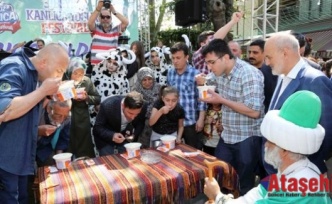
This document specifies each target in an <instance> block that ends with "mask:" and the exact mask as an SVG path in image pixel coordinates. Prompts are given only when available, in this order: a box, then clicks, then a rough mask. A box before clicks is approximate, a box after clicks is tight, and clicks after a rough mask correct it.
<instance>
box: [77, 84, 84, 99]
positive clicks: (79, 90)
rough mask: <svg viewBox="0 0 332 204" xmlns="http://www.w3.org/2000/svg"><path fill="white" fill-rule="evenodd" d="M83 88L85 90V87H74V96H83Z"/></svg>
mask: <svg viewBox="0 0 332 204" xmlns="http://www.w3.org/2000/svg"><path fill="white" fill-rule="evenodd" d="M84 90H85V87H83V88H78V89H75V93H76V97H77V98H83V93H84Z"/></svg>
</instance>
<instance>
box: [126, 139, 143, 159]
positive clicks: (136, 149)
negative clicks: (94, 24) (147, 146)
mask: <svg viewBox="0 0 332 204" xmlns="http://www.w3.org/2000/svg"><path fill="white" fill-rule="evenodd" d="M141 146H142V144H141V143H139V142H132V143H127V144H125V145H124V147H125V148H126V150H127V156H128V159H131V158H134V157H138V156H139V155H140V148H141Z"/></svg>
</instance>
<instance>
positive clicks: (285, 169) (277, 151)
mask: <svg viewBox="0 0 332 204" xmlns="http://www.w3.org/2000/svg"><path fill="white" fill-rule="evenodd" d="M321 114H322V103H321V101H320V99H319V97H318V96H317V95H316V94H314V93H313V92H311V91H298V92H296V93H294V94H292V95H291V96H290V97H289V98H288V99H287V100H286V101H285V103H284V104H283V106H282V108H281V109H280V110H270V111H269V112H267V114H266V116H265V117H264V120H263V122H262V124H261V131H262V134H263V136H264V137H265V138H266V139H267V142H266V144H265V150H264V151H265V157H264V159H265V161H266V162H268V163H269V164H271V165H273V166H274V167H275V168H277V169H278V173H277V174H273V175H271V176H270V178H269V179H266V181H265V182H262V183H261V184H259V185H258V186H257V187H255V188H253V189H251V190H250V191H249V192H248V193H247V194H245V195H244V196H241V197H239V198H237V199H233V196H232V195H231V194H228V195H225V194H223V193H221V191H220V188H219V186H218V182H217V181H216V180H215V179H212V180H209V178H205V185H204V193H205V194H206V195H207V196H208V197H209V198H210V199H211V200H214V201H215V202H216V203H217V204H237V203H238V204H254V203H256V204H263V203H268V204H280V203H294V204H295V203H299V204H302V203H308V204H314V203H315V204H325V203H328V204H330V203H332V202H331V199H330V197H329V195H328V194H327V192H325V189H327V188H328V187H327V188H326V187H325V188H324V184H321V183H319V182H322V181H321V176H322V174H321V172H320V171H319V169H318V168H317V166H316V165H315V164H313V163H312V162H310V161H309V159H308V158H307V156H306V155H310V154H313V153H315V152H317V151H318V150H319V148H320V146H321V144H322V142H323V139H324V136H325V130H324V128H323V127H322V126H321V125H320V124H319V123H318V122H319V120H320V117H321ZM282 178H283V179H282ZM323 178H324V177H323ZM290 179H292V181H291V180H290ZM326 179H327V178H326ZM264 180H265V179H264ZM312 181H316V183H314V182H312ZM324 183H325V181H324ZM277 186H279V187H280V190H279V189H277ZM316 187H317V188H316ZM308 193H311V195H310V194H308ZM314 194H316V195H318V196H313V195H314Z"/></svg>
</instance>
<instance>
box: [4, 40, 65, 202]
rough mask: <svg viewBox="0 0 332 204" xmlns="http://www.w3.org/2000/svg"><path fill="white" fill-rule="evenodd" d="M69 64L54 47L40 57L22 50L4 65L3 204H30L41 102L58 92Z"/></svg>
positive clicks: (61, 50)
mask: <svg viewBox="0 0 332 204" xmlns="http://www.w3.org/2000/svg"><path fill="white" fill-rule="evenodd" d="M55 56H56V57H55ZM68 63H69V57H68V54H67V51H66V50H65V49H64V48H63V47H61V46H60V45H59V44H55V43H51V44H48V45H47V46H45V47H44V48H43V49H41V50H40V51H39V52H38V53H37V54H34V53H33V52H32V51H31V50H30V49H28V48H22V49H20V50H18V51H17V52H15V53H13V54H12V55H11V56H9V57H7V58H6V59H4V60H2V61H1V64H0V123H1V125H0V149H1V154H0V203H28V176H29V175H33V173H34V161H35V159H36V147H37V132H38V122H39V110H40V109H39V108H40V101H41V100H42V99H44V98H45V96H47V95H53V94H55V93H56V92H57V91H58V88H59V86H60V83H61V79H62V75H63V73H64V72H65V71H66V69H67V67H68Z"/></svg>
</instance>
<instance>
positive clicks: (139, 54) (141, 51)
mask: <svg viewBox="0 0 332 204" xmlns="http://www.w3.org/2000/svg"><path fill="white" fill-rule="evenodd" d="M134 45H136V48H137V54H136V53H135V55H136V60H137V61H138V66H139V68H141V67H143V65H144V64H145V58H144V54H145V53H144V45H143V43H142V42H141V41H134V42H132V43H131V45H130V49H132V48H133V46H134Z"/></svg>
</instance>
